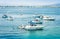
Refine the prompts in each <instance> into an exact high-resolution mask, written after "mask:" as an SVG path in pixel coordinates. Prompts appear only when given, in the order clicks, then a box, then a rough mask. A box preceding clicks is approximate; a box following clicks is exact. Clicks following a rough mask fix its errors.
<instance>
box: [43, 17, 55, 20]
mask: <svg viewBox="0 0 60 39" xmlns="http://www.w3.org/2000/svg"><path fill="white" fill-rule="evenodd" d="M43 20H45V21H54V20H55V19H54V18H53V17H48V16H44V18H43Z"/></svg>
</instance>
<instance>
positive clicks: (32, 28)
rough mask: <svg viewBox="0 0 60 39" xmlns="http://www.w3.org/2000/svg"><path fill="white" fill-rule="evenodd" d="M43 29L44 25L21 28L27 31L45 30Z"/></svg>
mask: <svg viewBox="0 0 60 39" xmlns="http://www.w3.org/2000/svg"><path fill="white" fill-rule="evenodd" d="M43 27H44V26H42V25H35V26H34V25H33V26H31V25H27V26H19V28H20V29H25V30H43Z"/></svg>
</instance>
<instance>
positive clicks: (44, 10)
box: [0, 6, 60, 39]
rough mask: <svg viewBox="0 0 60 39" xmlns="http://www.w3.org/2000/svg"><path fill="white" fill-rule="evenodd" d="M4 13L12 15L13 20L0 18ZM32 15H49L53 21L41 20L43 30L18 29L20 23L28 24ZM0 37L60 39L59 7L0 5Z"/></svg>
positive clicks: (10, 38) (13, 38)
mask: <svg viewBox="0 0 60 39" xmlns="http://www.w3.org/2000/svg"><path fill="white" fill-rule="evenodd" d="M4 14H6V15H7V16H12V17H13V21H10V20H6V19H5V18H2V16H3V15H4ZM34 15H43V16H49V17H52V18H54V19H55V21H44V20H43V24H41V25H42V26H44V28H43V30H35V31H28V30H24V29H19V26H21V25H29V21H30V20H33V19H34V18H33V16H34ZM0 39H60V8H59V7H22V6H21V7H18V6H0Z"/></svg>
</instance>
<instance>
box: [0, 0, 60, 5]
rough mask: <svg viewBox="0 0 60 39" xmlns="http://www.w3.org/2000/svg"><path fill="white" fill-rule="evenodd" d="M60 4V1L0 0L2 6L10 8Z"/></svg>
mask: <svg viewBox="0 0 60 39" xmlns="http://www.w3.org/2000/svg"><path fill="white" fill-rule="evenodd" d="M56 3H60V0H0V5H3V6H5V5H9V6H13V5H14V6H20V5H24V6H25V5H26V6H35V5H50V4H56Z"/></svg>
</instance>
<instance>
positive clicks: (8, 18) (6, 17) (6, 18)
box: [2, 14, 13, 21]
mask: <svg viewBox="0 0 60 39" xmlns="http://www.w3.org/2000/svg"><path fill="white" fill-rule="evenodd" d="M2 18H3V19H5V20H8V21H13V17H12V16H8V15H6V14H4V15H3V16H2Z"/></svg>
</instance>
